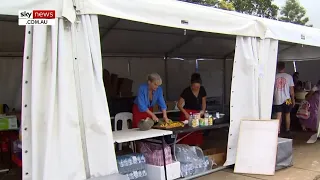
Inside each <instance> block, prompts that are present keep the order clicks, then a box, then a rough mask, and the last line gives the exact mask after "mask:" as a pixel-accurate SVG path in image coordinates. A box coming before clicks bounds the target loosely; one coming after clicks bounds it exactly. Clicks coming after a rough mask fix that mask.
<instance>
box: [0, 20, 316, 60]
mask: <svg viewBox="0 0 320 180" xmlns="http://www.w3.org/2000/svg"><path fill="white" fill-rule="evenodd" d="M99 23H100V37H101V48H102V54H103V55H104V56H122V57H124V56H125V57H165V56H168V57H179V58H184V59H188V58H191V59H195V58H210V59H222V58H226V57H230V58H232V56H233V51H234V48H235V36H232V35H223V34H214V33H207V32H200V31H191V30H183V29H178V28H169V27H165V26H155V25H150V24H145V23H139V22H134V21H129V20H122V19H118V18H112V17H107V16H100V17H99ZM0 33H1V34H2V35H3V36H2V38H1V39H0V56H1V55H2V56H3V55H4V56H8V55H10V54H11V55H19V56H22V52H23V46H24V27H23V26H18V25H17V17H15V16H0ZM317 48H318V47H311V46H302V45H298V44H292V43H286V42H280V46H279V59H284V60H304V59H308V60H315V59H316V60H318V59H319V57H320V51H319V50H317Z"/></svg>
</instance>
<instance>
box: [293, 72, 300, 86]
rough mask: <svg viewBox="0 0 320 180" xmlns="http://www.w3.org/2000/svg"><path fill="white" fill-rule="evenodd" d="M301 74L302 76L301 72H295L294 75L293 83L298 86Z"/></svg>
mask: <svg viewBox="0 0 320 180" xmlns="http://www.w3.org/2000/svg"><path fill="white" fill-rule="evenodd" d="M299 76H300V73H299V72H295V73H293V75H292V78H293V83H294V85H295V86H296V85H297V83H298V82H299Z"/></svg>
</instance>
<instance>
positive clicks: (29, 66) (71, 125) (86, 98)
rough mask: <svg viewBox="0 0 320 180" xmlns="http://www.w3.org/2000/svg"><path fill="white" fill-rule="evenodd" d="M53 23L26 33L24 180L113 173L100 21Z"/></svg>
mask: <svg viewBox="0 0 320 180" xmlns="http://www.w3.org/2000/svg"><path fill="white" fill-rule="evenodd" d="M56 23H57V25H55V26H27V28H26V41H25V43H26V44H25V53H24V65H23V68H24V69H23V99H22V102H23V110H22V118H23V119H22V125H21V126H22V127H23V130H22V138H23V139H22V142H23V144H22V146H23V152H24V153H23V179H25V180H29V179H30V180H31V179H32V180H42V179H46V180H56V179H60V180H73V179H74V180H78V179H87V178H89V177H90V176H91V177H97V176H103V175H108V174H113V173H117V172H118V170H117V165H116V159H115V152H114V149H113V139H112V132H111V123H110V115H109V110H108V105H107V100H106V95H105V90H104V87H103V81H102V71H101V69H102V60H101V53H100V51H99V49H100V40H99V30H98V18H97V16H95V15H91V16H90V15H82V16H81V17H80V19H79V23H76V24H71V23H70V22H69V21H67V20H65V19H58V20H57V22H56ZM80 37H81V38H80ZM58 52H59V53H58ZM80 132H82V133H80ZM82 135H83V136H82ZM84 147H85V148H84ZM85 165H87V166H85ZM85 167H88V168H90V171H88V169H87V168H85Z"/></svg>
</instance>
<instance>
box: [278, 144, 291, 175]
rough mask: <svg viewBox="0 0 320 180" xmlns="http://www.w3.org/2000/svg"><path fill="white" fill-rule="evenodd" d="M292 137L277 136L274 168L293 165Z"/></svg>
mask: <svg viewBox="0 0 320 180" xmlns="http://www.w3.org/2000/svg"><path fill="white" fill-rule="evenodd" d="M292 152H293V150H292V139H286V138H278V152H277V161H276V170H280V169H283V168H287V167H290V166H292V165H293V154H292Z"/></svg>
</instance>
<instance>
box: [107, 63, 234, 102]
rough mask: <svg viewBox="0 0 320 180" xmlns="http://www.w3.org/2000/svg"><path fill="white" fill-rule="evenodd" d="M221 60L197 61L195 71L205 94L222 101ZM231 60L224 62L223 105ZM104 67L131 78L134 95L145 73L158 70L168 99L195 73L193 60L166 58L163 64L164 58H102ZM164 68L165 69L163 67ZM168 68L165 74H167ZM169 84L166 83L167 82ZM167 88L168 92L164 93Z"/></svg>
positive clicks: (188, 82)
mask: <svg viewBox="0 0 320 180" xmlns="http://www.w3.org/2000/svg"><path fill="white" fill-rule="evenodd" d="M223 61H224V60H199V61H198V62H199V63H198V72H199V73H200V74H201V77H202V80H203V85H204V87H205V88H206V90H207V95H208V97H217V98H218V99H219V102H220V103H221V101H222V99H221V98H222V97H223V93H222V92H223V80H224V78H223V76H224V72H223V71H224V69H223ZM232 66H233V62H232V61H231V60H227V62H226V69H225V71H226V73H225V74H226V76H227V77H226V79H227V82H226V92H225V96H226V104H229V99H230V86H231V76H232ZM103 67H104V68H105V69H107V70H108V71H109V72H110V73H114V74H117V75H118V76H119V77H121V78H129V79H132V80H133V86H132V91H133V95H136V93H137V90H138V87H139V85H140V84H141V83H145V82H146V76H147V75H148V74H149V73H151V72H157V73H159V74H160V76H161V77H162V79H163V84H162V87H163V89H164V93H165V95H166V99H167V100H169V101H176V100H178V98H179V96H180V94H181V92H182V90H183V89H184V88H185V87H187V86H189V85H190V76H191V74H192V73H194V72H196V60H178V59H170V58H169V59H168V60H167V66H165V60H164V58H134V57H104V58H103ZM166 67H167V69H166ZM166 71H167V74H166ZM167 83H168V84H167ZM166 90H168V92H166Z"/></svg>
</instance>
